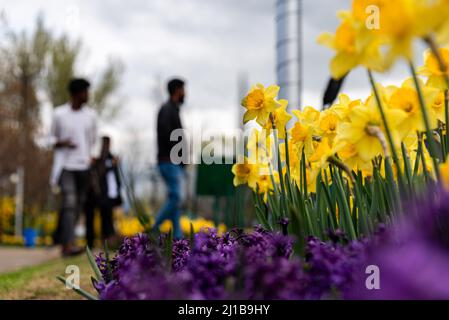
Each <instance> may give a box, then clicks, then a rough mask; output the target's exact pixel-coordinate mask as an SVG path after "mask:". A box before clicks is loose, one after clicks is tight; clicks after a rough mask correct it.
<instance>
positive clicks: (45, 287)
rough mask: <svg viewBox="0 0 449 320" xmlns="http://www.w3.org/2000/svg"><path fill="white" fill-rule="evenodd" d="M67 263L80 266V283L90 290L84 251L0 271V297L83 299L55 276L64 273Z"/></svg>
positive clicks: (88, 272) (88, 270)
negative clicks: (74, 255)
mask: <svg viewBox="0 0 449 320" xmlns="http://www.w3.org/2000/svg"><path fill="white" fill-rule="evenodd" d="M68 265H76V266H78V267H79V269H80V287H81V288H82V289H84V290H85V291H87V292H89V293H91V294H94V295H95V290H94V289H93V287H92V284H91V280H90V279H91V276H92V274H93V273H92V270H91V268H90V265H89V262H88V260H87V256H86V255H81V256H78V257H74V258H69V259H62V258H61V259H56V260H53V261H50V262H46V263H44V264H40V265H38V266H33V267H27V268H24V269H21V270H19V271H14V272H9V273H3V274H0V299H8V300H10V299H37V300H55V299H56V300H72V299H84V298H83V297H81V296H80V295H78V294H77V293H76V292H74V291H73V290H70V289H66V288H65V286H64V284H63V283H62V282H61V281H59V280H57V279H56V276H57V275H62V276H65V270H66V267H67V266H68Z"/></svg>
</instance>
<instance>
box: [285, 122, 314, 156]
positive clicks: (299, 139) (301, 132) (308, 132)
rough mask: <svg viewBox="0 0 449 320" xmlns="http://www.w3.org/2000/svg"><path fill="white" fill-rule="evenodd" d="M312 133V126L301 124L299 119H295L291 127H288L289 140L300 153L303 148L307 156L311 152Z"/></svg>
mask: <svg viewBox="0 0 449 320" xmlns="http://www.w3.org/2000/svg"><path fill="white" fill-rule="evenodd" d="M313 135H314V129H313V127H312V126H311V125H308V124H302V123H301V122H300V121H297V122H296V123H295V124H294V126H293V128H291V129H290V137H291V141H292V142H293V143H294V144H295V145H296V147H297V150H298V151H299V152H300V153H302V150H304V153H305V155H306V157H307V158H308V157H309V156H311V155H312V153H313V149H314V147H313Z"/></svg>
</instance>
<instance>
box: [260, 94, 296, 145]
mask: <svg viewBox="0 0 449 320" xmlns="http://www.w3.org/2000/svg"><path fill="white" fill-rule="evenodd" d="M279 103H280V107H279V108H277V109H275V110H274V111H273V112H272V117H273V121H274V125H275V127H276V129H277V132H278V137H279V139H285V130H286V125H287V123H288V122H289V121H290V119H291V118H292V116H291V115H290V114H289V113H288V112H287V105H288V101H287V100H284V99H281V100H279ZM272 128H273V124H272V122H271V121H267V122H266V124H265V126H264V129H265V130H266V133H267V134H270V132H271V129H272Z"/></svg>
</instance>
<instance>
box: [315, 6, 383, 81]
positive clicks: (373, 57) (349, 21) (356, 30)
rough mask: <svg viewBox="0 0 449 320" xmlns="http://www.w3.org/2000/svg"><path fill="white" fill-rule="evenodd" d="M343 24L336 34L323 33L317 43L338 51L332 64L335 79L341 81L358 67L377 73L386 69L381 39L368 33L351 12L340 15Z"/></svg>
mask: <svg viewBox="0 0 449 320" xmlns="http://www.w3.org/2000/svg"><path fill="white" fill-rule="evenodd" d="M338 16H339V18H340V20H341V24H340V25H339V26H338V27H337V29H336V31H335V34H334V35H333V34H330V33H322V34H321V35H320V36H319V37H318V39H317V41H318V43H319V44H322V45H325V46H327V47H329V48H331V49H333V50H335V51H336V54H335V56H334V57H333V58H332V60H331V62H330V71H331V75H332V77H333V78H334V79H340V78H342V77H343V76H345V75H346V74H347V73H348V72H349V71H350V70H351V69H353V68H355V67H357V66H358V65H363V66H365V67H367V68H370V69H372V70H376V71H382V70H383V69H384V66H383V59H382V55H381V52H380V44H381V42H380V41H379V40H380V39H379V38H378V37H374V36H373V34H371V33H369V32H367V29H366V28H365V26H364V24H361V23H360V22H358V21H356V19H354V16H353V15H352V13H351V12H349V11H341V12H339V14H338Z"/></svg>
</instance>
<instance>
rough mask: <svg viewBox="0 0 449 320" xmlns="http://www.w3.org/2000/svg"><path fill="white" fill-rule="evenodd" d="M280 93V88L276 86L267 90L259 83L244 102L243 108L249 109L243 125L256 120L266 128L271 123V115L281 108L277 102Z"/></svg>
mask: <svg viewBox="0 0 449 320" xmlns="http://www.w3.org/2000/svg"><path fill="white" fill-rule="evenodd" d="M278 92H279V87H278V86H275V85H271V86H269V87H267V88H265V87H264V86H263V85H262V84H260V83H259V84H257V85H255V86H253V87H252V88H251V90H250V91H249V93H248V95H247V96H246V97H245V98H243V100H242V106H243V107H245V108H246V109H247V110H246V112H245V114H244V116H243V123H247V122H248V121H250V120H253V119H256V121H257V123H258V124H260V125H261V126H264V125H265V124H266V123H267V121H269V116H270V113H271V112H273V111H274V110H275V109H276V108H277V107H279V106H280V103H279V102H278V101H276V96H277V95H278Z"/></svg>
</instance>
